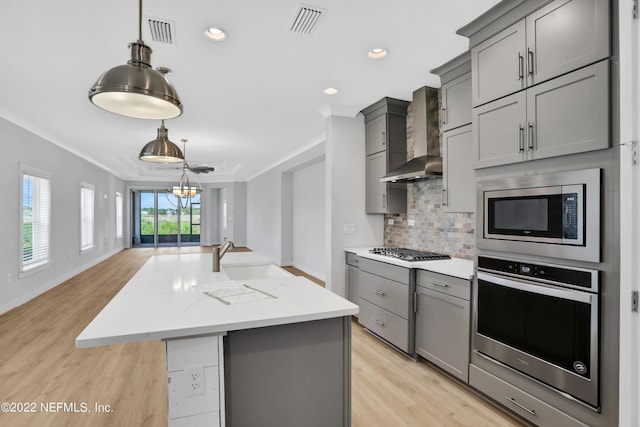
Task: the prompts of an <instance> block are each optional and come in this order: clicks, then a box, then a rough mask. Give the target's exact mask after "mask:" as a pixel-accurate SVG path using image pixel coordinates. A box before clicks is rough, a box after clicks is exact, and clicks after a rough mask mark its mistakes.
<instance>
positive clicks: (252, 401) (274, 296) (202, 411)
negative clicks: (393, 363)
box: [76, 252, 358, 426]
mask: <svg viewBox="0 0 640 427" xmlns="http://www.w3.org/2000/svg"><path fill="white" fill-rule="evenodd" d="M221 264H222V269H221V270H222V271H221V272H218V273H214V272H212V265H213V262H212V255H211V254H188V255H187V254H185V255H158V256H154V257H152V258H151V259H150V260H149V261H148V262H147V263H146V264H145V265H144V266H143V267H142V268H141V269H140V270H139V271H138V272H137V273H136V274H135V276H134V277H132V278H131V280H130V281H129V282H128V283H127V284H126V285H125V286H124V287H123V288H122V290H121V291H120V292H119V293H118V294H117V295H116V296H115V297H114V298H113V299H112V300H111V301H110V302H109V303H108V304H107V305H106V306H105V307H104V309H103V310H102V311H101V312H100V313H99V314H98V315H97V316H96V318H95V319H93V321H92V322H91V323H90V324H89V325H88V326H87V327H86V328H85V329H84V331H82V333H81V334H80V335H79V336H78V337H77V339H76V346H77V347H79V348H86V347H95V346H101V345H110V344H117V343H127V342H136V341H142V340H157V339H160V340H164V341H165V342H166V348H167V386H168V400H169V402H168V412H169V424H170V425H176V426H180V425H189V426H197V425H225V423H228V424H229V425H234V426H242V425H279V426H287V425H291V426H294V425H305V426H314V425H318V426H321V425H344V426H348V425H350V422H351V421H350V418H351V414H350V395H351V393H350V383H351V381H350V370H351V356H350V353H351V341H350V340H351V320H350V319H351V315H353V314H356V313H357V311H358V307H357V306H356V305H354V304H352V303H350V302H348V301H346V300H344V299H342V298H340V297H339V296H337V295H335V294H333V293H331V292H329V291H327V290H326V289H324V288H322V287H319V286H318V285H316V284H314V283H312V282H311V281H309V280H307V279H305V278H303V277H296V276H292V275H290V274H289V273H288V272H286V271H285V270H282V269H280V268H278V267H277V266H275V265H274V264H272V263H271V260H270V259H268V258H266V257H264V256H262V255H260V254H258V253H255V252H234V253H228V254H226V255H225V256H224V258H223V259H222V262H221Z"/></svg>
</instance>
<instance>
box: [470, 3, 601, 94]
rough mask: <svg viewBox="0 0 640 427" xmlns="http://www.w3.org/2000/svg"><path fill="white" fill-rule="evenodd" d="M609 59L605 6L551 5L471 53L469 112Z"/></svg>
mask: <svg viewBox="0 0 640 427" xmlns="http://www.w3.org/2000/svg"><path fill="white" fill-rule="evenodd" d="M608 56H609V2H608V1H606V0H556V1H553V2H551V3H549V4H548V5H546V6H544V7H542V8H540V9H538V10H536V11H534V12H532V13H531V14H529V15H528V16H527V17H526V18H524V19H522V20H520V21H518V22H516V23H515V24H513V25H511V26H509V27H507V28H506V29H503V30H502V31H500V32H498V33H497V34H495V35H494V36H492V37H490V38H488V39H487V40H485V41H483V42H481V43H479V44H478V45H476V46H474V47H473V48H472V49H471V61H472V70H473V73H472V76H473V77H472V80H473V82H472V85H473V106H474V107H475V106H478V105H481V104H484V103H486V102H489V101H492V100H494V99H497V98H499V97H501V96H505V95H508V94H510V93H513V92H516V91H518V90H520V89H523V88H525V87H527V86H532V85H534V84H537V83H541V82H543V81H546V80H549V79H551V78H554V77H556V76H559V75H562V74H564V73H567V72H570V71H573V70H576V69H578V68H580V67H584V66H586V65H589V64H591V63H594V62H597V61H599V60H602V59H604V58H607V57H608Z"/></svg>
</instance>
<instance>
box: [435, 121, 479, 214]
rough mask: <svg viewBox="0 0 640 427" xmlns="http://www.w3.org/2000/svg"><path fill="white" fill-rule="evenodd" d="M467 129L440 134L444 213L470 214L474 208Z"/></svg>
mask: <svg viewBox="0 0 640 427" xmlns="http://www.w3.org/2000/svg"><path fill="white" fill-rule="evenodd" d="M469 110H471V109H469ZM471 128H472V127H471V125H470V124H468V125H466V126H462V127H460V128H457V129H453V130H450V131H448V132H444V133H443V134H442V138H443V141H442V149H443V156H442V162H443V166H444V167H443V170H444V173H443V175H442V177H443V180H442V206H443V207H444V210H445V212H474V211H475V208H476V188H475V185H474V183H475V176H474V174H473V168H474V164H473V156H472V153H473V135H472V132H471V130H472V129H471Z"/></svg>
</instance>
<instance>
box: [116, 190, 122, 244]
mask: <svg viewBox="0 0 640 427" xmlns="http://www.w3.org/2000/svg"><path fill="white" fill-rule="evenodd" d="M123 233H124V227H123V226H122V194H120V193H116V238H119V237H122V235H123Z"/></svg>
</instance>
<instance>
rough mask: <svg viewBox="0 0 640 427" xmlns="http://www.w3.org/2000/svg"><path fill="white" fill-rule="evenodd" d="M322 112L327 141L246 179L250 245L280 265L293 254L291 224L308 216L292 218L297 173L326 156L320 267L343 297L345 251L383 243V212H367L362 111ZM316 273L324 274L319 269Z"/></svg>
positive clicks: (248, 238)
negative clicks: (344, 113) (350, 113)
mask: <svg viewBox="0 0 640 427" xmlns="http://www.w3.org/2000/svg"><path fill="white" fill-rule="evenodd" d="M323 115H324V117H325V135H326V140H325V141H324V142H323V143H322V144H317V145H313V146H312V147H311V148H309V149H307V150H305V151H303V152H301V153H299V154H298V155H296V156H293V157H292V158H290V159H288V160H287V161H285V162H283V163H281V164H279V165H276V166H274V167H272V168H270V169H268V170H267V171H266V172H264V173H262V174H260V175H258V176H257V177H255V178H252V179H251V180H249V181H248V183H247V244H248V246H249V247H250V248H251V249H253V250H255V251H258V252H261V253H263V254H265V255H268V256H270V257H272V258H273V259H274V261H275V262H277V263H279V264H281V265H287V264H288V263H289V262H290V261H291V260H292V259H295V258H293V257H295V255H294V254H293V252H292V248H293V246H294V243H293V242H294V241H295V237H293V236H292V234H293V233H292V232H291V231H290V230H291V229H292V228H289V227H291V223H293V222H295V221H300V220H302V221H304V218H301V219H299V218H297V217H296V218H294V217H293V215H294V213H293V212H295V211H294V210H293V209H292V206H294V205H293V204H292V203H294V204H295V202H292V200H291V198H292V196H291V194H292V193H293V186H294V185H295V183H294V181H295V179H294V175H293V174H295V172H297V171H301V170H303V169H304V168H306V167H308V166H310V165H312V164H314V163H317V162H318V161H319V160H320V159H324V160H325V161H324V167H325V174H324V176H325V183H324V187H325V188H324V191H325V196H324V203H325V208H324V212H325V217H324V222H323V224H319V225H318V227H319V228H324V232H325V238H324V251H325V252H324V257H322V258H324V262H325V266H324V268H323V269H322V270H320V271H324V281H325V283H326V287H327V289H330V290H332V291H333V292H335V293H337V294H338V295H342V296H344V295H345V254H344V250H345V248H350V247H362V246H381V245H382V242H383V234H384V227H383V221H384V216H383V215H367V214H366V213H365V193H366V191H365V164H366V161H365V143H364V136H365V132H364V119H363V117H362V115H359V114H358V116H356V117H349V116H341V115H337V114H333V113H332V112H331V109H330V108H327V109H326V111H324V112H323ZM314 221H317V219H314ZM345 225H350V226H354V227H355V232H354V233H350V234H345V232H344V226H345ZM290 233H291V234H290ZM299 245H300V243H298V247H297V249H296V252H297V250H298V249H300V247H299ZM294 262H295V261H294ZM316 275H318V276H320V277H322V276H323V275H322V274H321V273H320V272H317V273H316Z"/></svg>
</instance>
